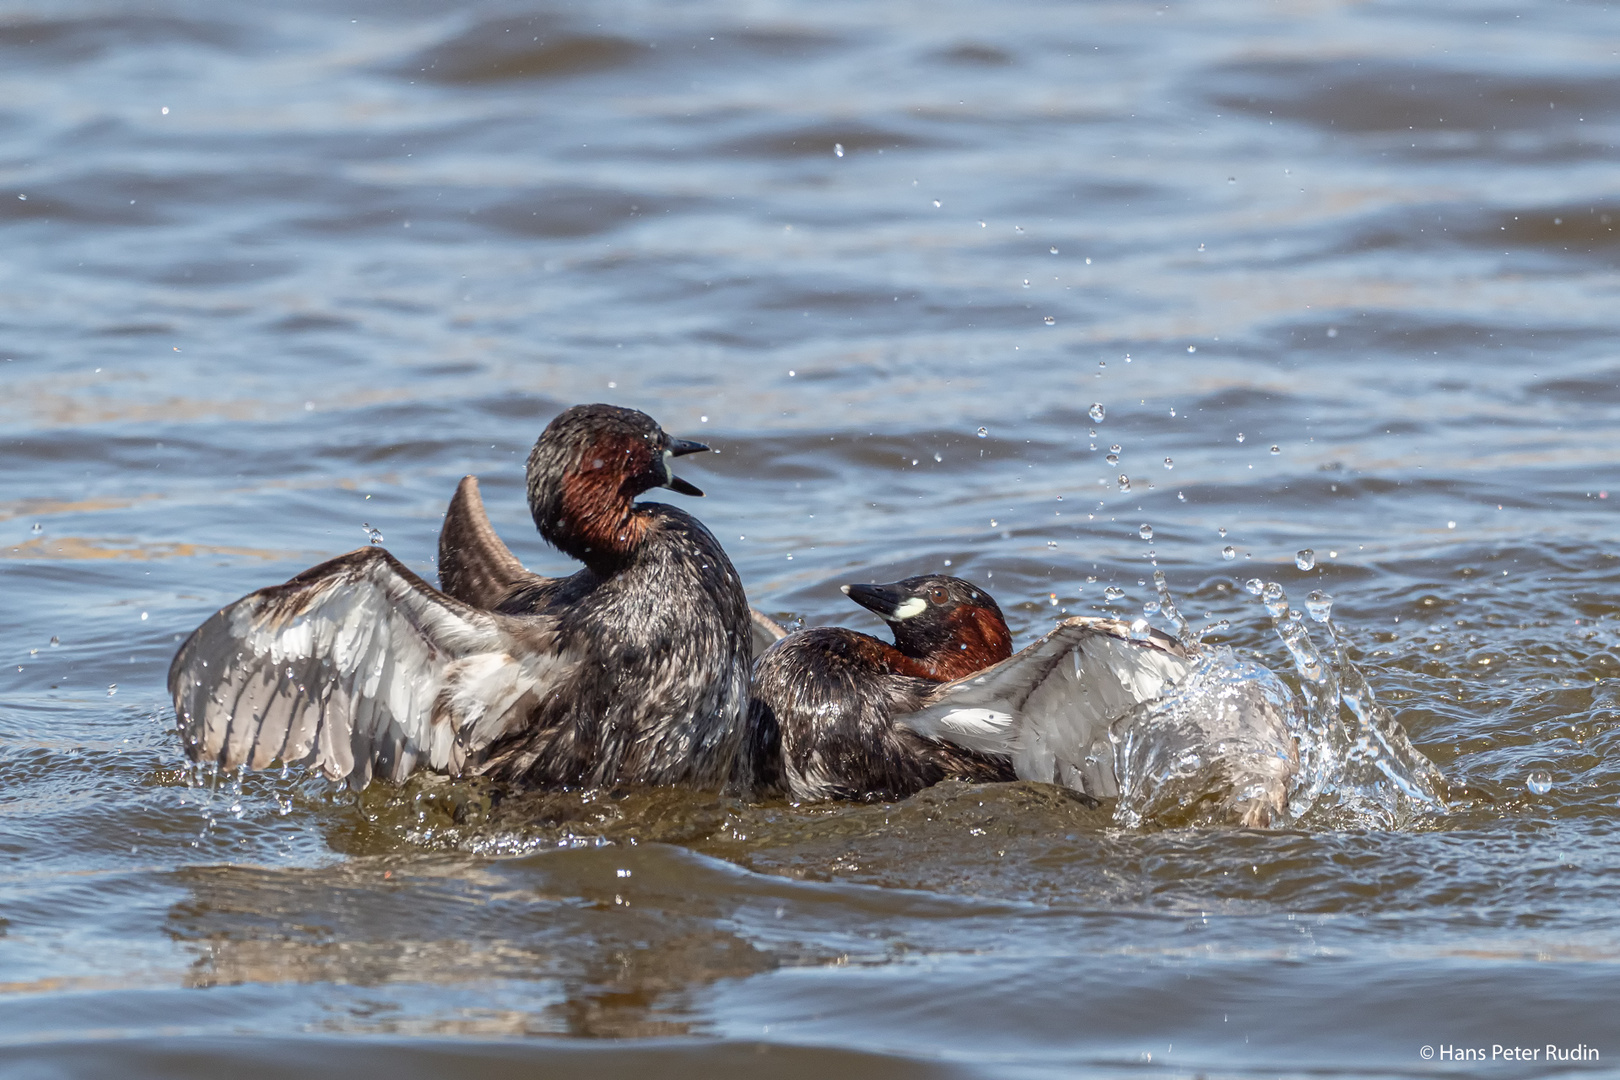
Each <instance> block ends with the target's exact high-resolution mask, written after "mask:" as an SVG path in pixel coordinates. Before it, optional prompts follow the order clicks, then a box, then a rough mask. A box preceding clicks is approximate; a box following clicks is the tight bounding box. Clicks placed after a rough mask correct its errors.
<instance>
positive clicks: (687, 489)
mask: <svg viewBox="0 0 1620 1080" xmlns="http://www.w3.org/2000/svg"><path fill="white" fill-rule="evenodd" d="M707 449H708V447H707V446H704V445H703V444H702V443H700V442H693V441H692V440H690V439H671V440H669V445H668V446H666V447H664V451H665V453H667V454H669V456H670V457H684V456H685V455H687V454H696V453H700V452H702V451H704V450H707ZM664 474H665V475H666V476H668V477H669V481H668V482H667V483H666V484H664V486H665V487H667V488H669V490H671V491H675V492H679V493H680V494H682V495H696V496H698V497H699V498H701V497H702V496H703V489H702V488H700V487H698V486H697V485H696V484H689V483H687V482H686V481H685V480H682V479H681V478H680V477H678V476H676V475H675V474H674V473H673V472H671V471H670V468H669V464H668V463H667V462H666V463H665V465H664Z"/></svg>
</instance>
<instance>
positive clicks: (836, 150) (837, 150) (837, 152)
mask: <svg viewBox="0 0 1620 1080" xmlns="http://www.w3.org/2000/svg"><path fill="white" fill-rule="evenodd" d="M843 156H844V144H843V143H841V142H835V143H833V157H843Z"/></svg>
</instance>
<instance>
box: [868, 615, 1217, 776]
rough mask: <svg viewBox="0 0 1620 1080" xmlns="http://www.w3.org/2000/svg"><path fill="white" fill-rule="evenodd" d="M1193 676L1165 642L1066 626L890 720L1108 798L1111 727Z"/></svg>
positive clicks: (1084, 625)
mask: <svg viewBox="0 0 1620 1080" xmlns="http://www.w3.org/2000/svg"><path fill="white" fill-rule="evenodd" d="M1191 667H1192V665H1191V663H1190V661H1189V660H1188V658H1187V654H1186V652H1185V650H1184V649H1182V647H1181V646H1180V645H1178V644H1177V643H1176V641H1175V639H1173V638H1170V637H1167V636H1165V635H1163V634H1159V633H1157V632H1155V633H1154V634H1153V635H1152V636H1151V637H1149V638H1147V639H1145V640H1140V641H1138V640H1133V639H1132V638H1131V637H1130V632H1129V628H1128V627H1127V626H1126V625H1125V624H1124V623H1121V622H1118V621H1116V620H1113V619H1092V618H1072V619H1066V620H1064V621H1063V622H1061V623H1059V624H1058V626H1057V628H1056V629H1054V630H1053V631H1052V632H1051V633H1049V634H1047V635H1046V636H1045V637H1043V638H1041V639H1040V640H1039V641H1037V642H1035V643H1034V644H1033V645H1030V646H1028V647H1027V648H1025V649H1022V650H1020V651H1019V652H1017V653H1015V654H1013V655H1012V656H1011V657H1009V658H1008V659H1006V660H1003V661H1002V662H1001V663H999V664H996V665H995V666H994V667H990V668H986V669H985V670H984V671H981V672H979V673H978V674H976V675H969V676H967V677H966V678H963V679H958V680H956V681H955V682H951V683H946V684H944V685H943V686H941V687H939V688H938V689H937V690H935V691H934V692H932V693H931V694H930V695H929V697H928V701H927V703H926V704H925V705H924V706H923V708H921V709H919V710H918V711H916V712H914V713H910V714H907V715H905V716H901V717H897V718H896V719H897V721H898V722H899V723H901V724H903V725H905V726H906V727H909V728H911V729H912V730H913V731H915V732H917V734H919V735H922V736H924V737H926V738H931V739H942V740H944V741H946V742H952V743H955V744H956V745H958V746H962V747H966V748H967V749H969V750H976V751H979V752H980V753H988V754H1000V755H1004V756H1006V757H1009V758H1011V759H1012V762H1013V768H1014V770H1015V771H1016V772H1017V774H1018V776H1019V778H1020V779H1024V780H1040V781H1043V782H1046V783H1055V784H1062V785H1063V786H1065V787H1069V788H1073V789H1075V790H1077V791H1083V792H1085V793H1086V794H1088V795H1096V796H1114V795H1117V794H1118V793H1119V785H1118V783H1117V782H1116V780H1115V777H1114V762H1113V750H1112V747H1111V745H1110V743H1109V742H1108V727H1109V724H1110V723H1112V722H1113V721H1114V719H1115V718H1117V717H1118V716H1120V715H1121V714H1122V713H1124V712H1125V711H1126V710H1128V709H1130V708H1131V707H1133V706H1135V705H1136V704H1138V703H1140V702H1143V701H1148V700H1151V699H1153V698H1156V697H1158V696H1160V695H1161V694H1162V693H1163V692H1164V690H1165V688H1166V686H1167V684H1170V683H1173V682H1175V681H1176V680H1178V679H1180V678H1182V677H1183V676H1185V675H1186V674H1187V672H1188V671H1190V670H1191Z"/></svg>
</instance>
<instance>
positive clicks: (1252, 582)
mask: <svg viewBox="0 0 1620 1080" xmlns="http://www.w3.org/2000/svg"><path fill="white" fill-rule="evenodd" d="M1265 589H1266V583H1265V582H1263V581H1261V580H1260V579H1259V578H1257V577H1252V578H1250V579H1249V580H1248V581H1245V582H1244V583H1243V591H1244V592H1246V593H1248V594H1249V595H1250V596H1259V595H1260V594H1261V593H1262V592H1264V591H1265Z"/></svg>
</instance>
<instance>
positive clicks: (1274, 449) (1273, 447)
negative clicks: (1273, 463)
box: [1271, 443, 1282, 454]
mask: <svg viewBox="0 0 1620 1080" xmlns="http://www.w3.org/2000/svg"><path fill="white" fill-rule="evenodd" d="M1271 452H1272V453H1273V454H1280V453H1282V447H1280V446H1278V445H1277V444H1276V443H1272V444H1271Z"/></svg>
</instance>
